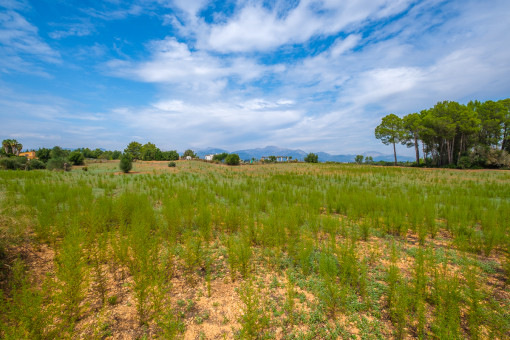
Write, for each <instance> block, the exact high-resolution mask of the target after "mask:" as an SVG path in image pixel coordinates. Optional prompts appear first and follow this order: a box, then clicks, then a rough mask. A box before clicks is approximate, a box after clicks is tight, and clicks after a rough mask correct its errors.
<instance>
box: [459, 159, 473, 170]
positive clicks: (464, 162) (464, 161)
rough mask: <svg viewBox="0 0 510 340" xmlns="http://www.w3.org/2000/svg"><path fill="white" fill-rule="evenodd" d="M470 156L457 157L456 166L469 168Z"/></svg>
mask: <svg viewBox="0 0 510 340" xmlns="http://www.w3.org/2000/svg"><path fill="white" fill-rule="evenodd" d="M471 166H472V164H471V158H469V156H462V157H460V158H459V163H458V167H459V168H461V169H469V168H471Z"/></svg>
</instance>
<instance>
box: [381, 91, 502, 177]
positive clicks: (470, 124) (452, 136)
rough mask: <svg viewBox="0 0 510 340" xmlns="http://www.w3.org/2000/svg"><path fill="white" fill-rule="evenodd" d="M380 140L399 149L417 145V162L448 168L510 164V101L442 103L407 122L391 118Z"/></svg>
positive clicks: (383, 126)
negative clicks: (421, 157) (404, 146)
mask: <svg viewBox="0 0 510 340" xmlns="http://www.w3.org/2000/svg"><path fill="white" fill-rule="evenodd" d="M375 137H376V138H377V139H380V140H381V141H382V142H383V143H384V144H386V145H390V144H391V145H393V152H394V156H395V165H396V164H397V153H396V147H395V145H396V144H402V145H406V146H407V147H414V149H415V154H416V164H417V165H420V164H421V163H420V145H421V152H422V156H423V164H425V165H430V166H448V167H460V168H469V167H498V168H499V167H507V166H510V156H509V152H510V98H507V99H502V100H499V101H492V100H488V101H486V102H480V101H478V100H475V101H470V102H469V103H468V104H466V105H464V104H459V103H457V102H455V101H443V102H438V103H437V104H436V105H434V107H432V108H430V109H425V110H421V111H420V112H419V113H417V112H415V113H410V114H407V115H405V116H404V117H403V118H400V117H398V116H397V115H395V114H389V115H386V116H385V117H383V118H382V121H381V124H380V125H378V126H377V127H376V129H375Z"/></svg>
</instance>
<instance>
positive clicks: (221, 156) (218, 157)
mask: <svg viewBox="0 0 510 340" xmlns="http://www.w3.org/2000/svg"><path fill="white" fill-rule="evenodd" d="M227 156H228V153H227V152H223V153H219V154H217V155H214V156H213V158H212V159H213V161H218V162H223V161H224V160H225V158H227Z"/></svg>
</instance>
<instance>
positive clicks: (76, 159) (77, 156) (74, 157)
mask: <svg viewBox="0 0 510 340" xmlns="http://www.w3.org/2000/svg"><path fill="white" fill-rule="evenodd" d="M84 160H85V156H83V154H82V153H81V152H80V151H73V152H71V153H70V154H69V162H71V163H72V164H73V165H83V161H84Z"/></svg>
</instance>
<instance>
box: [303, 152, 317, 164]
mask: <svg viewBox="0 0 510 340" xmlns="http://www.w3.org/2000/svg"><path fill="white" fill-rule="evenodd" d="M305 162H307V163H319V155H317V154H316V153H311V152H310V153H309V154H308V155H306V157H305Z"/></svg>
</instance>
